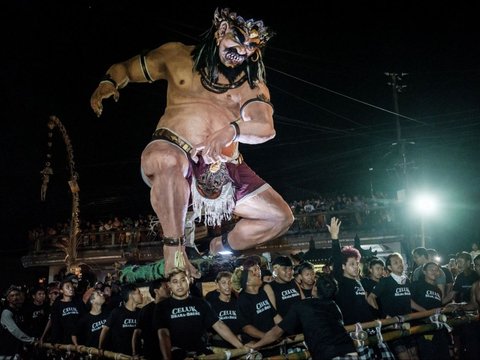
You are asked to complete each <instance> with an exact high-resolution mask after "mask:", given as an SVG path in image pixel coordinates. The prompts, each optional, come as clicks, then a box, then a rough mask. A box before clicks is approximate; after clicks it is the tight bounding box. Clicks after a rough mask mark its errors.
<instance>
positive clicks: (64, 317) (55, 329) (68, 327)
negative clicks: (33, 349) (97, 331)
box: [41, 277, 85, 344]
mask: <svg viewBox="0 0 480 360" xmlns="http://www.w3.org/2000/svg"><path fill="white" fill-rule="evenodd" d="M60 293H61V299H60V298H57V299H56V300H55V302H54V303H53V305H52V309H51V312H50V319H49V320H48V322H47V325H46V326H45V330H44V331H43V334H42V338H41V341H43V340H44V339H45V338H46V336H47V334H48V332H49V330H50V329H51V330H52V332H51V342H52V343H56V344H72V334H73V333H74V330H75V326H76V325H77V321H78V319H79V318H80V316H81V315H83V313H84V312H85V304H84V303H83V302H82V300H81V299H80V298H78V297H75V289H74V285H73V280H72V278H71V277H67V278H65V279H64V280H62V282H61V283H60Z"/></svg>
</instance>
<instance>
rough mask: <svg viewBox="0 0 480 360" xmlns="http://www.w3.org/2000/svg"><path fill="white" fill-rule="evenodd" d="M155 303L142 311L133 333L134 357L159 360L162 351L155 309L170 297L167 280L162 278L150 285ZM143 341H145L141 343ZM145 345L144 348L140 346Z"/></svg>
mask: <svg viewBox="0 0 480 360" xmlns="http://www.w3.org/2000/svg"><path fill="white" fill-rule="evenodd" d="M148 290H149V292H150V296H151V297H152V298H153V301H152V302H150V303H148V304H147V305H145V306H144V307H142V308H141V309H140V313H139V314H138V321H137V326H136V328H135V331H134V332H133V340H132V345H133V355H134V356H135V355H139V354H142V355H143V357H144V358H145V359H148V360H150V359H157V358H158V357H159V356H158V352H159V350H160V344H159V343H158V335H157V331H156V329H155V328H154V325H153V316H154V314H155V307H156V306H157V304H159V303H160V302H161V301H163V300H165V299H168V298H169V297H170V289H169V288H168V283H167V279H165V278H163V277H162V278H160V279H157V280H154V281H152V282H151V283H150V286H149V288H148ZM140 339H142V340H143V341H140ZM140 344H143V346H140Z"/></svg>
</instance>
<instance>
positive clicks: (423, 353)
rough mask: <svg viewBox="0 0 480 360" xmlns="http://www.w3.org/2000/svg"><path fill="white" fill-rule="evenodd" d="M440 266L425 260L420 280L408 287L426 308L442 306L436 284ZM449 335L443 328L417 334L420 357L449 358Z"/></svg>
mask: <svg viewBox="0 0 480 360" xmlns="http://www.w3.org/2000/svg"><path fill="white" fill-rule="evenodd" d="M439 276H440V266H439V265H438V264H437V263H435V262H427V263H425V264H424V265H423V266H422V276H421V277H420V280H418V281H414V282H413V283H412V285H411V287H410V290H411V293H412V299H413V300H414V301H415V302H416V303H417V304H418V305H420V306H421V307H423V308H424V309H426V310H431V309H438V308H441V307H442V291H441V290H440V288H439V287H438V285H437V279H438V277H439ZM449 341H450V339H449V337H448V334H447V331H446V330H445V329H440V330H436V331H431V332H427V333H423V334H419V335H418V336H417V346H418V352H419V356H420V359H437V360H448V359H450V353H449V348H448V344H449Z"/></svg>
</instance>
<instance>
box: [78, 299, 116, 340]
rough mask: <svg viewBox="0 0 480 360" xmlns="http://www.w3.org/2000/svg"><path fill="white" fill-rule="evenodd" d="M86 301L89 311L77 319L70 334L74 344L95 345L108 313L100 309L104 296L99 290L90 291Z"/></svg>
mask: <svg viewBox="0 0 480 360" xmlns="http://www.w3.org/2000/svg"><path fill="white" fill-rule="evenodd" d="M88 302H89V304H90V311H89V312H88V313H85V314H83V315H82V316H81V317H80V319H79V320H78V322H77V325H76V326H75V330H74V332H73V334H72V342H73V344H74V345H85V346H88V347H97V346H98V343H99V340H100V333H101V331H102V326H103V325H105V323H106V322H107V318H108V316H109V313H107V312H106V311H102V305H103V304H104V303H105V298H104V297H103V293H102V292H101V291H100V290H95V291H94V292H92V293H91V295H90V298H89V299H88Z"/></svg>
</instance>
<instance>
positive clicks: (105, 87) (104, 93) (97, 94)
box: [90, 82, 120, 117]
mask: <svg viewBox="0 0 480 360" xmlns="http://www.w3.org/2000/svg"><path fill="white" fill-rule="evenodd" d="M112 96H113V100H115V102H117V101H118V99H119V97H120V93H119V92H118V90H117V89H116V88H115V86H114V85H113V84H111V83H109V82H101V83H100V84H98V87H97V88H96V89H95V91H94V92H93V94H92V97H91V98H90V106H91V107H92V109H93V111H94V112H95V114H97V116H98V117H100V115H102V111H103V105H102V101H103V99H108V98H110V97H112Z"/></svg>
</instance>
